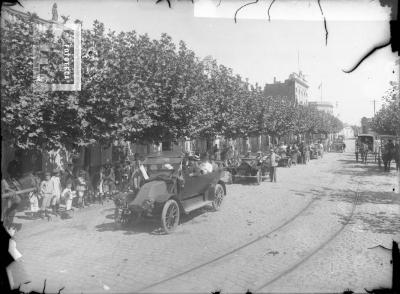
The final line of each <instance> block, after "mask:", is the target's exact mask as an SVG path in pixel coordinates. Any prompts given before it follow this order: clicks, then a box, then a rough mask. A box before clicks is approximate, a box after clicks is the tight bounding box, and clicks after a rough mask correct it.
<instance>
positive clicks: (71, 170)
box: [1, 154, 143, 225]
mask: <svg viewBox="0 0 400 294" xmlns="http://www.w3.org/2000/svg"><path fill="white" fill-rule="evenodd" d="M142 161H143V158H142V157H140V156H139V154H135V156H134V160H133V161H126V162H122V163H116V164H106V165H103V166H98V167H92V168H86V169H84V168H81V167H79V166H74V165H73V164H72V163H68V164H67V165H66V167H65V168H63V169H60V168H55V169H53V170H52V171H45V172H44V173H42V172H30V173H27V174H23V173H22V164H21V159H20V157H19V156H18V155H17V156H16V157H15V159H14V160H12V161H11V162H10V163H9V164H8V167H7V174H5V175H4V176H3V178H2V181H1V188H2V195H3V196H4V197H3V196H2V220H3V221H4V223H5V224H6V225H11V224H12V220H13V218H14V215H15V213H16V210H17V208H18V207H20V206H21V204H22V203H26V204H27V205H28V206H29V211H30V213H31V214H32V217H37V218H48V219H50V218H51V217H52V216H62V217H63V218H71V217H72V214H71V213H70V212H71V211H73V210H74V208H84V207H85V206H89V205H91V204H92V203H95V202H99V203H102V202H103V201H104V200H106V199H109V198H111V197H112V196H113V195H115V194H116V193H118V192H119V191H128V190H134V189H138V188H139V187H140V183H141V181H142V180H143V179H142V174H141V173H140V170H139V169H140V165H141V163H142ZM26 188H28V189H26ZM24 191H25V193H21V192H24ZM23 195H25V197H24V196H23ZM26 196H27V197H26ZM24 200H29V202H28V201H24Z"/></svg>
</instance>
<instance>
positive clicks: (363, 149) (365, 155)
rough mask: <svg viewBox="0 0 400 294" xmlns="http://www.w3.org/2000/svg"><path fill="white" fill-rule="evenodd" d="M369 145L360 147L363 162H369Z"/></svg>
mask: <svg viewBox="0 0 400 294" xmlns="http://www.w3.org/2000/svg"><path fill="white" fill-rule="evenodd" d="M368 151H369V150H368V147H364V146H363V145H361V147H360V155H361V162H362V163H365V164H366V163H367V160H368Z"/></svg>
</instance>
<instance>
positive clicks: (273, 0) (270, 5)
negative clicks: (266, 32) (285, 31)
mask: <svg viewBox="0 0 400 294" xmlns="http://www.w3.org/2000/svg"><path fill="white" fill-rule="evenodd" d="M274 2H275V0H272V2H271V3H270V4H269V6H268V21H271V16H270V15H269V10H270V9H271V7H272V4H274Z"/></svg>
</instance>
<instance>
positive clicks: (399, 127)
mask: <svg viewBox="0 0 400 294" xmlns="http://www.w3.org/2000/svg"><path fill="white" fill-rule="evenodd" d="M383 102H384V104H383V106H382V108H381V109H380V110H379V111H378V112H377V113H376V114H375V116H374V117H373V119H372V128H373V129H374V131H376V132H377V133H379V134H386V135H396V136H400V99H399V84H398V83H395V82H393V83H392V84H391V87H390V89H389V90H388V91H387V93H386V94H385V95H384V97H383Z"/></svg>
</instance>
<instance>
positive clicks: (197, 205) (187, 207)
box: [182, 200, 212, 214]
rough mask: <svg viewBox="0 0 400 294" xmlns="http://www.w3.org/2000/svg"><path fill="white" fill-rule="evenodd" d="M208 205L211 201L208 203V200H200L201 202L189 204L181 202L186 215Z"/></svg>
mask: <svg viewBox="0 0 400 294" xmlns="http://www.w3.org/2000/svg"><path fill="white" fill-rule="evenodd" d="M210 204H212V201H210V200H208V201H204V200H202V201H196V202H191V203H185V202H183V203H182V207H183V209H184V212H185V213H186V214H187V213H190V212H192V211H193V210H196V209H199V208H201V207H204V206H207V205H210Z"/></svg>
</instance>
